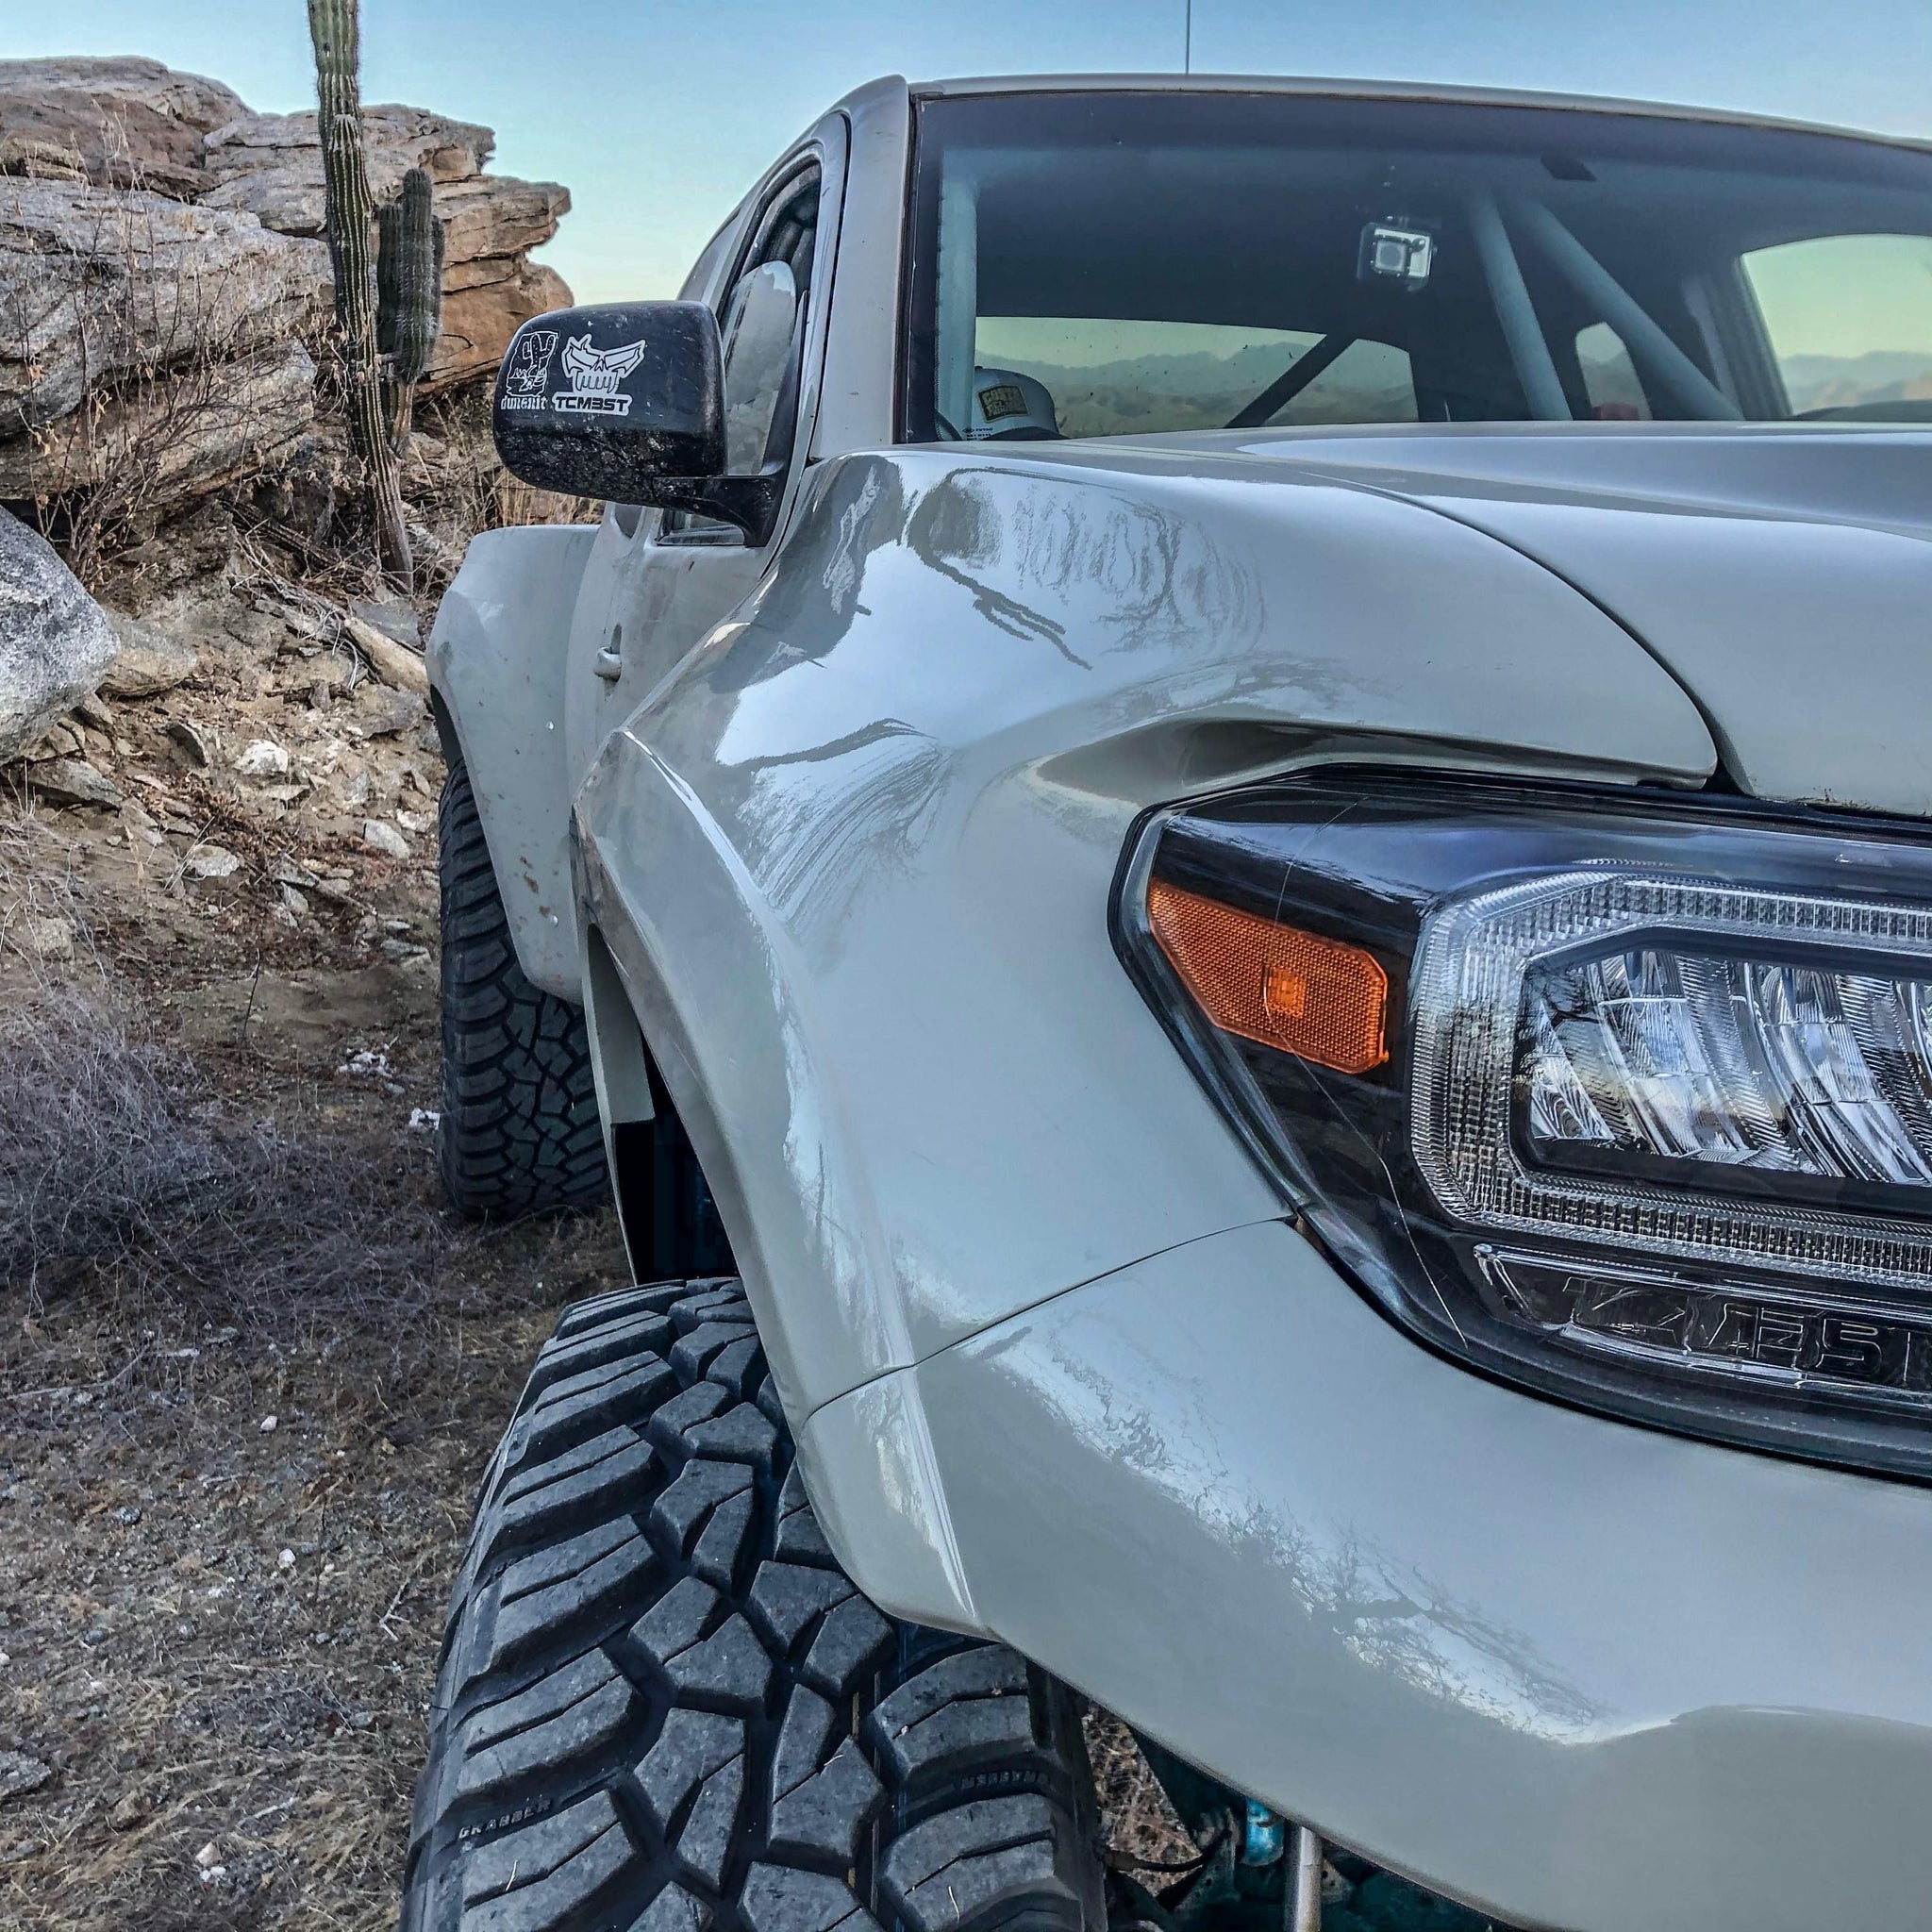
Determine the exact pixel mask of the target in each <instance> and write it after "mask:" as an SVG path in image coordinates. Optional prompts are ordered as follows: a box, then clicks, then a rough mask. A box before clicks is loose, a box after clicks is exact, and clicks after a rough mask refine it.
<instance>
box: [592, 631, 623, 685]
mask: <svg viewBox="0 0 1932 1932" xmlns="http://www.w3.org/2000/svg"><path fill="white" fill-rule="evenodd" d="M596 671H597V675H598V676H599V677H601V678H603V679H604V681H605V682H606V683H607V684H615V683H616V682H617V680H618V679H619V678H620V677H622V676H623V675H624V626H623V625H621V624H613V625H611V626H610V641H609V642H608V644H606V645H605V646H604V648H603V649H602V650H601V651H599V652H598V653H597V658H596Z"/></svg>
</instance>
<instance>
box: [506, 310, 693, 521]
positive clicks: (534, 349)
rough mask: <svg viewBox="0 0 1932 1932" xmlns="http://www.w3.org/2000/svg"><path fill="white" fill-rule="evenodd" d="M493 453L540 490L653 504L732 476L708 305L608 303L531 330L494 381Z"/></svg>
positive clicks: (539, 322) (519, 338)
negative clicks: (695, 483)
mask: <svg viewBox="0 0 1932 1932" xmlns="http://www.w3.org/2000/svg"><path fill="white" fill-rule="evenodd" d="M491 431H492V433H493V435H494V437H495V441H496V453H497V455H498V456H500V457H501V458H503V462H504V467H505V468H506V469H507V470H508V471H509V473H510V475H513V476H518V477H521V478H522V479H523V480H524V481H525V483H530V484H534V485H535V486H536V487H537V488H538V489H540V490H556V491H562V492H563V493H564V494H566V495H571V496H601V497H607V498H609V499H610V500H612V501H614V502H617V503H655V502H658V501H659V500H660V486H661V484H662V482H663V481H664V480H665V479H669V478H685V479H696V478H701V477H713V476H716V475H719V473H720V472H721V471H723V469H724V354H723V351H722V350H721V348H720V345H719V341H718V319H717V317H716V316H714V315H713V314H712V313H711V311H710V310H709V309H708V308H706V307H705V305H704V304H703V303H702V302H612V303H605V304H602V305H600V306H598V307H595V308H558V309H556V310H553V311H552V312H551V313H550V314H548V315H540V316H538V317H537V318H536V319H535V320H534V321H532V322H526V323H525V325H523V327H522V328H520V329H519V330H518V331H517V332H516V335H515V336H514V337H513V338H512V339H511V341H510V345H509V349H508V353H507V354H506V355H505V356H504V358H503V366H502V367H501V368H500V369H499V370H498V371H497V374H496V400H495V406H494V408H493V410H492V413H491Z"/></svg>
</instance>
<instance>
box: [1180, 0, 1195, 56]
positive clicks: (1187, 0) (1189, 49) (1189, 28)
mask: <svg viewBox="0 0 1932 1932" xmlns="http://www.w3.org/2000/svg"><path fill="white" fill-rule="evenodd" d="M1182 4H1183V5H1184V6H1185V8H1187V12H1186V16H1185V18H1186V25H1185V26H1184V27H1183V29H1182V39H1181V72H1182V73H1183V74H1191V73H1193V71H1194V0H1182Z"/></svg>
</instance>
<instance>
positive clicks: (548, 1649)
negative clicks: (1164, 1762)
mask: <svg viewBox="0 0 1932 1932" xmlns="http://www.w3.org/2000/svg"><path fill="white" fill-rule="evenodd" d="M1096 1843H1097V1834H1096V1829H1095V1819H1094V1808H1093V1797H1092V1783H1091V1774H1090V1773H1089V1770H1088V1765H1087V1757H1086V1748H1085V1744H1084V1742H1083V1740H1082V1738H1081V1733H1080V1725H1079V1721H1078V1717H1077V1714H1076V1711H1075V1709H1074V1702H1073V1699H1072V1697H1071V1696H1070V1695H1069V1693H1068V1692H1067V1691H1065V1690H1064V1689H1063V1688H1062V1687H1061V1686H1059V1685H1058V1684H1056V1683H1054V1682H1053V1681H1052V1680H1050V1679H1048V1678H1046V1677H1045V1676H1043V1675H1042V1674H1041V1673H1040V1672H1039V1671H1037V1670H1035V1669H1033V1668H1031V1667H1030V1666H1029V1665H1027V1664H1026V1663H1024V1661H1023V1660H1022V1659H1021V1658H1020V1657H1016V1656H1015V1655H1014V1654H1013V1653H1012V1652H1011V1651H1009V1650H1007V1649H1004V1648H1002V1647H1000V1646H999V1645H996V1644H989V1643H980V1642H975V1641H971V1640H969V1639H964V1638H958V1637H952V1636H947V1635H943V1634H941V1633H940V1632H937V1631H931V1630H924V1629H919V1628H916V1627H914V1626H912V1625H910V1624H901V1623H896V1622H894V1621H892V1620H891V1619H889V1618H888V1617H886V1616H885V1615H883V1614H882V1613H881V1612H880V1611H879V1610H877V1609H876V1608H874V1606H873V1605H872V1604H871V1603H869V1602H868V1601H867V1600H866V1599H865V1598H864V1597H863V1596H861V1595H859V1594H858V1591H857V1590H855V1588H854V1587H853V1585H852V1583H851V1582H850V1581H849V1580H848V1579H847V1577H846V1576H845V1575H844V1574H843V1572H841V1570H840V1568H839V1565H838V1562H837V1560H836V1559H835V1558H834V1557H833V1556H832V1553H831V1551H830V1549H829V1548H828V1547H827V1546H826V1543H825V1541H824V1537H823V1536H822V1535H821V1533H820V1531H819V1527H818V1524H816V1523H815V1522H814V1520H813V1518H812V1512H811V1508H810V1506H809V1505H808V1503H807V1502H806V1500H805V1492H804V1490H803V1488H802V1486H801V1484H800V1481H799V1478H798V1474H797V1471H796V1468H795V1466H794V1464H793V1461H792V1455H791V1439H790V1437H789V1436H788V1435H787V1433H786V1429H785V1424H784V1420H783V1416H782V1413H781V1411H780V1409H779V1407H778V1405H777V1403H776V1400H775V1398H774V1394H773V1391H772V1387H771V1384H770V1382H769V1381H768V1380H767V1379H766V1375H765V1371H764V1360H763V1357H762V1356H761V1354H760V1352H759V1347H758V1337H757V1334H756V1332H755V1331H754V1329H753V1327H752V1324H751V1317H750V1313H749V1311H748V1309H747V1307H746V1304H745V1301H744V1297H743V1293H742V1291H741V1289H740V1288H739V1286H738V1284H737V1283H736V1282H735V1281H730V1280H715V1281H692V1282H685V1283H679V1284H676V1285H674V1286H670V1287H664V1288H655V1289H627V1290H623V1291H618V1292H615V1293H612V1294H606V1295H600V1296H598V1297H597V1298H596V1299H594V1300H591V1301H586V1302H580V1303H578V1304H577V1305H576V1306H575V1307H573V1308H571V1309H569V1310H568V1311H567V1312H566V1313H565V1315H564V1317H563V1320H562V1321H561V1322H560V1323H559V1324H558V1330H557V1334H556V1336H555V1338H554V1339H553V1340H552V1341H550V1342H549V1343H548V1344H547V1345H546V1346H545V1348H544V1350H543V1352H542V1354H541V1356H540V1357H538V1360H537V1365H536V1368H535V1370H534V1372H533V1373H532V1374H531V1376H530V1380H529V1384H528V1386H527V1387H526V1388H525V1391H524V1394H523V1398H522V1400H521V1402H520V1403H519V1404H518V1407H517V1413H516V1418H515V1420H514V1421H513V1422H512V1423H511V1424H510V1428H509V1431H508V1434H507V1435H506V1436H505V1438H504V1440H503V1442H502V1444H501V1446H500V1447H499V1448H498V1450H497V1452H496V1456H495V1457H494V1459H493V1461H492V1462H491V1466H490V1469H489V1472H488V1474H486V1476H485V1478H484V1483H483V1490H482V1497H481V1502H480V1505H479V1507H478V1509H477V1513H476V1521H475V1528H474V1529H473V1531H472V1533H471V1538H470V1543H469V1547H468V1550H467V1551H466V1553H465V1555H464V1557H463V1562H462V1567H461V1569H460V1571H459V1572H458V1578H457V1582H456V1586H455V1591H454V1593H453V1598H452V1603H451V1609H450V1620H449V1628H448V1634H447V1636H446V1638H445V1640H444V1646H443V1656H442V1663H441V1673H440V1674H439V1677H438V1680H437V1688H436V1693H435V1699H434V1703H433V1707H432V1712H431V1719H430V1748H429V1761H428V1763H427V1765H426V1766H425V1770H424V1772H423V1775H422V1778H421V1779H420V1781H419V1782H418V1784H417V1788H416V1802H415V1809H414V1814H413V1823H412V1831H411V1841H410V1849H409V1862H408V1877H407V1881H406V1895H405V1901H404V1907H403V1915H402V1927H403V1932H701V1928H706V1927H710V1928H715V1932H834V1928H840V1932H874V1928H887V1932H1104V1928H1105V1917H1104V1905H1103V1894H1102V1877H1101V1869H1100V1863H1099V1858H1098V1855H1097V1852H1096V1849H1095V1847H1096Z"/></svg>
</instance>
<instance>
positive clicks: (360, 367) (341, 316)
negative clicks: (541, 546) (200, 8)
mask: <svg viewBox="0 0 1932 1932" xmlns="http://www.w3.org/2000/svg"><path fill="white" fill-rule="evenodd" d="M308 37H309V39H310V40H311V41H312V42H314V44H315V99H316V108H317V114H316V122H317V126H318V130H319V132H320V133H321V136H322V165H323V184H324V203H323V206H324V212H325V224H326V227H327V232H328V255H329V263H330V266H331V267H332V268H333V269H334V271H335V278H336V322H337V324H338V325H339V326H340V328H341V339H342V341H341V355H342V396H343V402H344V405H345V407H346V408H347V411H348V417H349V438H350V441H352V442H353V443H354V445H355V449H356V454H357V455H358V457H359V458H361V459H362V463H363V466H364V468H365V470H366V471H367V473H368V477H369V498H370V508H371V510H372V511H373V513H374V516H375V538H376V546H377V550H378V554H379V555H380V558H381V560H382V567H383V569H384V571H385V572H387V573H388V575H390V576H391V577H392V578H393V579H394V580H395V581H396V582H397V583H398V584H399V585H400V586H401V587H402V588H403V589H405V590H408V589H410V588H412V587H413V579H414V575H415V571H414V567H413V565H412V563H411V561H410V558H409V537H408V531H407V530H406V529H405V528H404V526H403V495H402V490H401V487H400V485H399V484H398V482H397V480H396V458H395V451H394V450H393V448H391V444H390V438H389V425H388V424H387V423H386V422H385V421H384V416H383V397H382V391H381V383H380V368H379V365H378V363H377V360H376V351H375V263H374V261H373V259H372V255H373V251H372V249H371V247H370V229H371V227H372V226H373V225H374V223H375V206H374V204H373V202H372V201H371V198H370V193H369V168H368V164H367V161H366V160H365V158H364V157H363V153H362V103H361V84H360V79H359V75H358V69H359V66H360V61H361V36H360V33H359V30H358V20H357V0H308Z"/></svg>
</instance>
